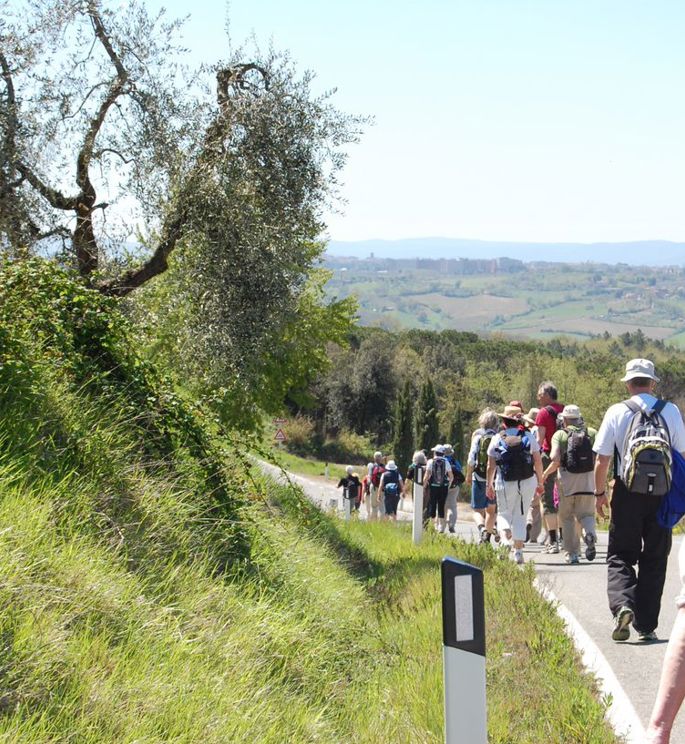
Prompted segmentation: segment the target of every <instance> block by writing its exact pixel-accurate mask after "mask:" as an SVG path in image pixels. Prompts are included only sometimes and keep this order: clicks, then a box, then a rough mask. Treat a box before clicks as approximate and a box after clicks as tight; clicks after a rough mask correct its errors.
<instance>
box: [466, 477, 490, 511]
mask: <svg viewBox="0 0 685 744" xmlns="http://www.w3.org/2000/svg"><path fill="white" fill-rule="evenodd" d="M486 486H487V483H486V482H485V481H479V480H476V479H475V478H474V479H473V480H472V481H471V508H472V509H487V507H488V506H492V505H493V504H495V503H496V501H495V500H493V501H489V500H488V497H487V495H486V493H485V492H486Z"/></svg>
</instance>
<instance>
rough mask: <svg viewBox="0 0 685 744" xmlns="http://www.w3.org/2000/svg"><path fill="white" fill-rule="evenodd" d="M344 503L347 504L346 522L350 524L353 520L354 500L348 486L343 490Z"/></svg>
mask: <svg viewBox="0 0 685 744" xmlns="http://www.w3.org/2000/svg"><path fill="white" fill-rule="evenodd" d="M343 501H344V503H345V521H346V522H349V521H350V519H351V518H352V499H351V498H350V492H349V490H348V489H347V486H346V487H345V488H343Z"/></svg>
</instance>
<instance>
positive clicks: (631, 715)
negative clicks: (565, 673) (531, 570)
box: [533, 578, 645, 744]
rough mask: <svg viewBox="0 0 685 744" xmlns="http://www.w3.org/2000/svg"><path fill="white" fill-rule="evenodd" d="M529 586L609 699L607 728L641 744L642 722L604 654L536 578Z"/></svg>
mask: <svg viewBox="0 0 685 744" xmlns="http://www.w3.org/2000/svg"><path fill="white" fill-rule="evenodd" d="M533 584H534V586H535V588H536V589H537V590H538V591H539V592H540V594H541V595H542V596H543V597H544V598H545V599H546V600H547V601H548V602H550V603H551V604H552V605H553V606H554V608H555V609H556V611H557V614H558V615H559V617H560V618H561V619H562V620H563V621H564V624H565V625H566V629H567V632H568V635H569V636H570V638H571V640H572V641H573V643H574V645H575V647H576V648H577V649H578V652H579V653H580V655H581V659H582V663H583V666H584V667H585V669H586V670H587V671H588V672H590V673H592V674H593V675H594V676H595V678H596V679H597V684H598V686H599V689H600V691H601V693H602V695H603V696H606V697H609V696H611V704H610V705H609V706H608V707H607V712H606V717H607V719H608V720H609V723H610V724H611V727H612V728H613V729H614V731H615V732H616V734H617V735H618V736H622V737H623V738H624V740H625V744H643V742H644V740H645V729H644V726H643V725H642V721H640V717H639V716H638V714H637V712H636V711H635V708H634V707H633V704H632V703H631V702H630V699H629V698H628V695H626V693H625V691H624V690H623V687H622V686H621V683H620V682H619V681H618V678H617V677H616V675H615V674H614V671H613V669H612V668H611V665H610V664H609V662H608V661H607V660H606V657H605V656H604V654H603V653H602V652H601V651H600V650H599V647H598V646H597V644H596V643H595V642H594V641H593V640H592V638H590V636H589V635H588V633H587V632H586V631H585V629H584V628H583V626H582V625H581V624H580V623H579V622H578V620H576V618H575V616H574V615H573V613H572V612H571V611H570V610H569V609H568V608H567V607H566V606H565V605H564V604H562V603H561V602H560V601H559V600H558V599H557V597H556V595H555V594H554V592H553V591H552V590H551V589H550V588H549V587H548V586H545V585H544V583H543V582H542V581H541V580H540V579H539V578H536V579H535V580H534V581H533Z"/></svg>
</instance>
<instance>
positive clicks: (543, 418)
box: [535, 380, 564, 553]
mask: <svg viewBox="0 0 685 744" xmlns="http://www.w3.org/2000/svg"><path fill="white" fill-rule="evenodd" d="M538 402H539V404H540V412H539V413H538V415H537V416H536V418H535V426H537V430H536V432H535V436H536V437H537V440H538V444H539V445H540V452H541V454H542V467H543V469H545V470H546V469H547V468H548V467H549V464H550V463H551V462H552V460H551V458H550V452H551V449H552V437H553V436H554V432H555V431H556V430H557V416H558V415H559V414H560V413H561V412H562V411H563V409H564V406H563V405H562V404H561V403H559V402H558V401H557V389H556V387H555V386H554V383H552V382H549V380H548V381H546V382H541V383H540V387H539V388H538ZM542 520H543V522H544V525H545V528H546V530H547V540H548V545H547V547H546V548H545V550H544V551H543V552H547V553H558V552H559V542H558V539H559V537H558V535H557V529H558V527H559V518H558V516H557V507H556V505H555V504H554V479H553V478H551V479H549V480H548V481H547V482H546V483H545V490H544V492H543V494H542Z"/></svg>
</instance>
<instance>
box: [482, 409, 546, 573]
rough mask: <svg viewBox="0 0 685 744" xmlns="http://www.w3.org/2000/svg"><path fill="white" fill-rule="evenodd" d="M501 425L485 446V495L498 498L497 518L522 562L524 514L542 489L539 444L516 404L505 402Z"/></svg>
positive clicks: (524, 537)
mask: <svg viewBox="0 0 685 744" xmlns="http://www.w3.org/2000/svg"><path fill="white" fill-rule="evenodd" d="M499 417H500V418H501V419H502V421H503V424H504V428H503V429H502V431H500V432H498V433H497V434H495V436H494V437H493V438H492V441H491V442H490V446H489V447H488V472H487V486H486V488H487V491H486V493H487V495H488V498H490V499H494V498H495V497H496V498H497V511H498V517H497V518H498V522H499V523H500V527H501V529H503V530H504V533H505V536H506V538H507V540H508V541H511V540H513V543H514V544H513V547H514V560H515V561H516V563H519V564H520V563H523V543H524V541H525V539H526V515H527V514H528V509H529V507H530V505H531V503H532V502H533V500H534V499H537V498H539V497H540V494H541V493H542V490H543V485H542V483H543V478H542V460H541V458H540V446H539V445H538V442H537V440H536V439H535V437H534V436H532V434H531V433H530V432H528V431H527V430H526V427H525V426H524V424H523V420H522V419H523V411H522V410H521V409H520V408H519V407H518V406H511V405H509V406H505V407H504V412H503V413H500V414H499Z"/></svg>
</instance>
